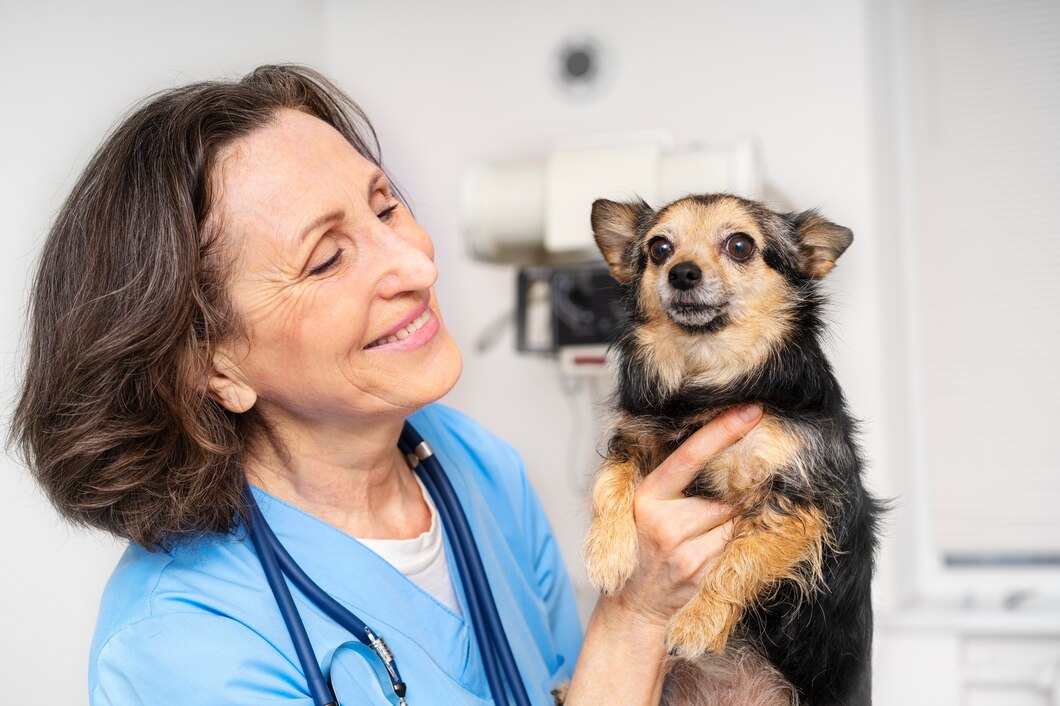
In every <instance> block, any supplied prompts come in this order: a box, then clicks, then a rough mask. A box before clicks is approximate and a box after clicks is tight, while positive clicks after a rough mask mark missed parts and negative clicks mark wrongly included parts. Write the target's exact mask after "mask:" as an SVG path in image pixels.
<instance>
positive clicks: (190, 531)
mask: <svg viewBox="0 0 1060 706" xmlns="http://www.w3.org/2000/svg"><path fill="white" fill-rule="evenodd" d="M436 276H437V271H436V270H435V267H434V263H433V249H432V245H431V241H430V238H429V237H428V236H427V234H426V233H425V232H424V231H423V229H422V228H420V226H419V225H418V224H417V223H416V221H415V219H414V218H413V217H412V215H411V214H410V213H409V211H408V210H407V208H406V207H405V206H404V204H403V202H402V200H401V198H400V196H399V194H398V193H397V192H396V190H395V189H394V188H393V186H392V185H391V184H390V181H389V179H388V177H387V175H386V174H385V172H384V171H383V170H382V169H381V167H380V160H379V157H378V148H377V145H376V143H375V135H374V133H373V132H372V131H371V127H370V126H369V125H368V123H367V120H366V118H365V117H364V115H363V114H362V113H361V112H360V110H359V109H358V108H357V107H356V105H354V104H353V103H352V102H351V101H350V100H349V99H348V98H347V97H345V96H344V95H343V94H342V93H341V91H339V90H338V89H337V88H336V87H335V86H334V85H332V84H331V83H330V82H328V81H327V79H325V78H324V77H322V76H321V75H319V74H317V73H315V72H313V71H311V70H309V69H305V68H301V67H292V66H265V67H261V68H259V69H257V70H255V71H254V72H252V73H251V74H249V75H248V76H246V77H245V78H244V79H243V80H242V81H239V82H238V83H236V82H212V83H201V84H195V85H191V86H187V87H184V88H179V89H174V90H171V91H166V92H164V93H161V94H159V95H157V96H154V97H152V98H151V99H150V100H148V101H147V102H146V103H145V104H144V105H143V106H142V107H140V108H139V109H138V110H136V111H135V112H134V113H133V114H132V115H130V116H129V117H128V118H127V119H126V120H125V121H124V122H123V123H122V124H121V125H120V126H119V127H118V128H117V129H116V130H115V131H114V133H113V134H112V135H111V136H110V137H109V138H108V139H107V141H106V142H105V143H104V145H103V146H102V147H101V148H100V150H99V151H98V152H97V154H96V155H95V157H94V158H93V159H92V161H91V162H90V163H89V165H88V167H87V168H86V170H85V172H84V174H83V175H82V176H81V178H80V179H79V181H78V183H77V184H76V186H75V187H74V190H73V192H72V194H71V195H70V197H69V199H68V201H67V202H66V204H65V205H64V207H63V209H62V210H61V212H60V213H59V215H58V217H57V219H56V222H55V224H54V226H53V228H52V230H51V233H50V234H49V237H48V241H47V243H46V244H45V247H44V251H43V253H42V256H41V262H40V269H39V272H38V275H37V278H36V281H35V284H34V292H33V327H32V341H31V352H30V358H29V366H28V369H27V372H26V377H25V383H24V388H23V391H22V395H21V398H20V401H19V405H18V409H17V413H16V418H15V433H16V434H17V438H18V439H19V441H20V443H21V446H22V449H23V451H24V453H25V454H26V457H27V461H28V463H29V465H30V467H31V468H32V470H33V472H34V474H35V475H36V477H37V479H38V480H39V482H40V483H41V485H42V486H43V487H44V489H45V490H46V491H47V492H48V494H49V497H50V498H51V499H52V501H53V502H54V503H55V505H56V507H57V508H58V509H59V510H60V512H62V513H63V514H64V515H65V516H66V517H68V518H70V519H72V520H74V521H76V522H79V523H84V524H87V525H90V526H93V527H99V528H102V529H105V530H107V531H110V532H112V533H114V534H117V535H119V536H121V537H125V538H128V539H130V540H132V541H131V543H130V546H129V549H128V551H127V552H126V554H125V556H124V557H123V559H122V561H121V562H120V564H119V565H118V567H117V569H116V570H115V572H114V575H113V576H112V578H111V580H110V582H109V584H108V586H107V589H106V592H105V594H104V597H103V602H102V606H101V609H100V616H99V621H98V625H97V629H96V635H95V639H94V642H93V646H92V655H91V664H90V671H89V688H90V693H91V699H92V703H93V704H96V705H97V706H102V705H103V704H133V703H151V704H159V703H173V704H182V705H190V704H206V703H218V704H220V703H225V704H233V703H263V702H266V701H290V702H300V703H310V700H309V697H308V695H307V694H308V692H307V686H306V675H305V673H304V672H303V670H302V669H301V667H300V666H299V663H298V660H297V658H296V656H295V651H294V648H293V646H292V643H291V638H290V635H289V633H288V631H287V628H286V626H285V625H284V623H283V620H282V619H281V617H280V614H279V611H278V609H277V605H276V601H275V599H274V598H273V596H272V593H271V592H270V591H269V589H268V585H267V584H266V582H265V579H264V576H263V573H262V568H261V564H260V562H259V560H258V556H257V555H256V553H255V551H254V547H253V546H252V544H251V542H249V541H247V518H248V517H249V510H248V506H247V502H246V500H245V499H244V496H243V490H244V488H245V487H246V486H247V484H248V483H249V485H250V487H251V489H252V493H253V497H254V499H255V500H256V502H257V505H258V506H259V507H260V509H261V512H262V514H263V516H264V518H265V520H266V521H267V522H268V524H269V525H270V526H271V528H272V530H273V531H274V532H275V533H276V535H277V536H278V538H279V540H280V541H281V543H282V544H283V545H284V546H285V547H286V549H287V551H289V552H290V554H291V555H292V556H293V557H294V559H295V560H296V561H297V562H298V563H299V564H300V565H301V566H302V568H303V569H304V570H305V571H306V573H307V574H309V575H310V576H311V577H312V578H313V579H314V580H315V581H316V582H317V583H318V584H320V585H321V586H322V587H323V588H324V590H325V591H327V592H328V593H329V594H331V596H333V597H334V598H335V599H337V600H338V601H339V602H341V603H343V604H344V605H345V606H347V607H348V608H350V609H351V610H352V611H353V612H354V613H356V614H358V615H359V616H360V617H361V618H362V619H363V620H365V622H366V623H368V624H369V625H370V626H371V627H372V628H373V629H375V630H376V632H378V633H379V634H381V635H382V636H383V637H384V638H385V639H386V640H387V642H388V643H389V646H390V648H391V650H392V652H393V654H394V655H395V657H396V658H397V660H398V662H399V665H400V669H401V670H402V674H403V676H404V678H405V681H406V682H407V683H408V685H409V686H408V689H409V691H408V696H409V699H410V703H413V704H425V703H437V704H457V703H471V704H474V703H490V696H489V692H488V688H487V685H486V680H485V677H484V676H483V671H482V670H483V667H482V664H481V659H480V657H479V654H478V651H477V647H476V644H477V642H476V640H477V637H476V636H475V635H474V634H473V631H472V630H471V628H470V627H469V624H468V622H466V621H465V616H467V614H468V606H467V603H466V597H465V592H464V589H463V587H462V585H461V582H460V581H459V580H458V577H457V575H456V573H455V572H453V571H451V570H450V568H449V567H450V562H451V556H450V555H451V547H449V545H448V544H447V543H446V542H443V541H442V539H441V537H442V533H441V530H440V527H439V522H438V520H437V514H436V508H435V507H434V506H433V503H432V502H431V500H430V497H429V496H428V495H426V494H425V493H424V492H423V490H422V487H421V484H420V483H419V482H418V481H417V479H416V476H415V475H414V474H413V473H412V472H411V471H410V469H409V466H408V465H407V463H406V459H405V457H404V455H403V454H402V453H401V452H400V451H399V450H398V447H397V440H398V436H399V434H400V432H401V429H402V425H403V423H404V422H405V420H406V419H409V420H410V421H411V422H412V423H413V424H414V425H415V426H416V428H417V429H418V431H419V432H420V433H421V434H422V435H423V436H424V437H425V438H426V439H427V440H428V441H429V442H430V443H431V444H432V445H433V447H434V449H435V451H436V454H437V456H438V458H439V459H440V460H441V461H442V463H443V465H444V467H445V469H446V471H447V475H448V477H449V479H450V481H451V482H452V484H453V486H454V487H455V489H456V492H457V495H458V496H459V499H460V502H461V505H462V506H463V508H464V511H465V512H466V513H467V515H468V516H469V521H470V523H471V526H472V531H473V533H474V535H475V538H476V540H477V543H478V547H479V551H480V552H481V554H482V556H483V562H484V564H485V568H486V572H487V575H488V577H489V581H490V584H491V586H492V588H493V594H494V598H495V600H496V602H497V605H498V609H499V611H500V614H501V615H502V616H503V620H504V627H505V631H506V632H507V635H508V638H509V640H510V641H511V644H512V648H513V651H514V654H515V657H516V661H517V663H518V666H519V671H520V674H521V677H522V679H523V681H524V683H525V685H526V688H527V691H528V693H529V694H530V696H531V698H532V699H533V700H534V702H535V703H548V702H549V700H550V698H551V697H550V696H549V693H550V691H551V690H552V689H553V687H555V686H557V685H558V684H559V683H561V682H563V681H565V680H566V679H568V678H570V680H571V683H570V689H569V693H568V696H567V703H568V704H571V705H577V704H589V703H593V704H596V703H604V702H607V703H630V704H647V703H657V702H658V699H659V693H660V689H661V682H662V677H663V676H664V669H665V649H664V633H665V621H666V618H667V617H668V616H669V615H670V614H672V613H673V612H674V611H675V610H676V609H677V608H679V607H680V606H681V605H682V604H683V602H684V601H685V600H687V598H689V597H690V596H691V594H692V592H693V591H694V589H695V587H696V586H697V585H698V583H699V581H700V580H701V579H702V576H703V572H705V571H707V570H709V564H710V560H711V559H712V558H714V557H716V556H717V555H718V554H719V553H720V551H721V550H722V549H723V547H724V544H725V541H726V537H727V533H728V532H729V531H730V530H731V527H732V520H731V517H732V515H733V509H732V508H728V507H724V506H721V505H718V504H713V503H710V502H708V501H706V500H704V499H702V498H686V497H684V496H683V494H682V490H683V489H684V488H685V487H686V486H687V484H688V483H689V481H690V480H691V478H692V477H693V476H694V474H695V472H696V469H697V468H700V467H701V466H702V465H703V463H704V462H706V461H707V460H708V459H709V458H710V457H711V456H713V455H715V454H717V453H719V452H720V451H721V450H722V449H724V448H725V447H726V446H728V445H729V444H731V443H733V442H734V441H735V440H737V439H738V438H739V437H740V436H742V435H743V434H745V433H746V432H747V430H748V429H749V428H750V427H752V426H753V425H754V423H756V421H757V419H758V416H759V414H760V411H759V410H757V409H754V408H749V409H743V410H738V411H734V412H732V413H729V414H727V415H725V416H723V417H722V418H719V419H718V420H715V422H713V423H712V424H710V425H708V426H707V427H704V428H703V429H702V430H700V431H699V432H698V433H697V434H696V435H694V436H693V437H691V438H690V439H689V440H688V442H686V443H685V444H684V445H683V446H682V447H681V448H680V449H679V450H678V451H677V452H676V453H675V454H674V455H673V456H672V457H671V458H670V459H668V460H667V461H666V463H664V464H663V465H662V466H660V468H659V469H658V470H657V471H656V472H655V473H653V474H652V475H651V476H650V477H649V478H648V479H647V480H646V481H645V482H644V483H643V484H642V485H641V487H640V488H639V490H638V493H637V498H636V510H637V523H638V528H639V531H640V539H641V542H640V546H641V562H640V567H639V568H638V570H637V573H636V574H635V575H634V576H633V578H632V579H631V580H630V582H629V583H628V584H627V587H626V588H625V589H624V590H623V592H622V593H621V594H620V595H618V596H614V597H609V598H603V599H601V600H600V601H599V603H598V604H597V606H596V609H595V611H594V613H593V615H592V619H591V620H590V623H589V626H588V629H587V631H586V633H585V635H584V639H583V637H582V635H581V631H580V628H579V625H578V620H577V615H576V612H575V607H574V602H573V598H572V593H571V590H570V583H569V580H568V578H567V576H566V573H565V571H564V568H563V562H562V559H561V557H560V555H559V552H558V550H557V548H556V545H555V542H554V540H553V538H552V535H551V531H550V529H549V527H548V522H547V520H546V519H545V516H544V513H543V512H542V510H541V507H540V505H539V503H538V501H537V498H536V496H535V495H534V493H533V491H532V490H531V489H530V488H529V486H528V485H527V482H526V477H525V474H524V471H523V468H522V464H521V461H520V460H519V458H518V456H517V455H516V454H515V453H514V451H513V450H512V449H511V448H510V447H508V446H507V445H505V444H504V443H503V442H501V441H499V440H497V439H496V438H494V437H492V436H491V435H489V434H488V433H487V432H485V431H484V430H483V429H482V428H481V427H479V426H477V425H476V424H475V423H474V422H472V421H470V420H468V419H467V418H465V417H463V416H461V415H459V414H458V413H456V412H454V411H452V410H449V409H446V408H444V407H441V406H439V405H437V404H432V403H434V402H435V401H436V400H437V399H439V398H440V397H442V396H443V395H444V394H445V393H446V392H447V391H448V390H449V389H450V388H451V387H452V386H453V384H454V383H455V382H456V379H457V376H458V375H459V373H460V369H461V359H460V353H459V351H458V350H457V348H456V346H455V344H454V342H453V340H452V338H451V337H450V336H449V334H448V332H447V331H446V329H445V326H444V325H443V323H442V320H441V316H440V313H439V309H438V303H437V301H436V300H435V298H434V290H433V285H434V282H435V279H436ZM355 538H356V539H355ZM295 598H296V604H297V607H298V609H299V612H300V614H301V617H302V620H303V621H304V622H305V626H306V630H307V632H308V635H309V638H310V641H311V643H312V645H313V649H314V651H315V656H316V658H317V661H318V662H320V663H321V665H322V666H323V667H324V669H325V670H326V671H327V672H328V674H329V676H330V678H331V682H332V685H333V688H334V691H335V695H336V696H337V698H338V701H339V702H341V703H344V704H355V703H356V704H362V703H363V704H369V703H371V704H383V703H387V701H386V694H385V693H384V686H383V685H381V684H380V683H379V680H378V679H377V678H376V675H375V674H374V672H373V669H372V665H371V664H369V660H366V659H365V658H364V657H363V656H361V655H360V654H359V653H357V652H356V651H355V650H352V649H348V648H346V647H345V646H344V645H345V644H346V643H349V641H350V640H351V635H350V634H349V633H348V632H346V631H345V630H343V629H342V628H340V627H339V626H338V625H337V624H336V623H335V622H333V621H332V620H330V619H328V618H327V617H326V616H325V615H324V614H322V613H321V612H320V611H319V610H318V609H317V608H316V607H315V606H313V605H312V604H310V603H309V602H307V601H305V600H303V598H302V596H301V594H300V593H297V592H296V593H295ZM575 660H577V661H576V664H575ZM572 667H573V671H572Z"/></svg>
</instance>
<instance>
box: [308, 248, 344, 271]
mask: <svg viewBox="0 0 1060 706" xmlns="http://www.w3.org/2000/svg"><path fill="white" fill-rule="evenodd" d="M341 257H342V250H336V251H335V254H334V255H332V256H331V257H329V258H328V259H327V260H325V261H324V262H322V263H320V264H319V265H317V266H316V267H314V268H313V269H311V270H310V271H309V274H310V275H311V276H314V277H315V276H316V275H321V274H324V273H325V272H327V271H328V270H330V269H331V268H332V267H334V266H335V265H337V264H338V262H339V259H340V258H341Z"/></svg>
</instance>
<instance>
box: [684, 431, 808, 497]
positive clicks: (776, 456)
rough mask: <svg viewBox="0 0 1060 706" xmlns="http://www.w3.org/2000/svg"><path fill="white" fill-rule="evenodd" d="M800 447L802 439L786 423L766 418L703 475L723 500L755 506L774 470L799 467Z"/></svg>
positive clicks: (717, 459) (714, 462) (765, 489)
mask: <svg viewBox="0 0 1060 706" xmlns="http://www.w3.org/2000/svg"><path fill="white" fill-rule="evenodd" d="M704 421H705V420H704ZM802 447H803V443H802V438H801V437H800V436H798V435H797V433H795V431H794V430H793V429H791V428H790V427H789V425H788V424H787V423H785V422H783V421H782V420H780V419H779V418H777V417H775V416H773V415H771V414H766V415H763V417H762V419H761V421H759V422H758V425H757V426H755V428H754V429H752V430H751V431H750V432H748V433H747V435H746V436H745V437H744V438H742V439H740V440H739V441H738V442H736V443H735V444H733V445H732V446H730V447H729V448H727V449H725V450H724V451H722V452H721V453H720V454H719V455H718V456H716V457H714V458H713V459H712V460H711V461H710V463H708V464H707V468H706V470H705V471H704V474H703V475H704V476H705V477H706V478H709V480H710V487H711V489H712V490H713V491H714V492H715V493H717V494H718V495H719V496H720V497H721V499H722V500H726V501H728V502H735V503H741V504H743V505H744V506H750V505H754V504H757V503H759V502H761V501H762V500H763V499H764V498H765V494H766V492H767V491H768V485H769V482H770V480H771V479H772V477H773V475H774V474H775V472H776V470H777V469H779V468H784V467H788V466H793V465H794V466H798V458H799V452H800V451H801V450H802Z"/></svg>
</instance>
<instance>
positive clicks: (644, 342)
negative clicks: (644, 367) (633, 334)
mask: <svg viewBox="0 0 1060 706" xmlns="http://www.w3.org/2000/svg"><path fill="white" fill-rule="evenodd" d="M733 233H746V234H747V235H749V236H751V238H753V239H754V241H755V243H756V244H757V246H758V247H759V248H761V247H762V244H763V241H764V236H763V235H762V233H761V232H759V230H758V226H757V225H756V224H755V221H754V219H753V218H751V216H750V215H749V214H748V213H746V212H745V211H744V209H743V208H742V207H741V206H740V204H739V203H738V202H737V201H735V200H733V199H721V200H719V201H717V202H715V203H712V204H711V205H709V206H703V205H702V204H700V203H698V202H695V201H679V202H678V203H676V204H674V205H673V206H672V207H670V208H668V209H666V211H665V213H664V214H663V216H662V217H661V218H660V219H659V222H658V223H657V224H656V225H655V226H653V227H652V230H651V233H649V234H648V236H647V238H646V240H649V241H650V240H651V238H652V237H654V236H655V235H665V236H666V237H667V238H669V239H670V240H671V241H672V242H673V243H674V245H675V247H676V248H678V249H679V251H680V252H681V257H679V258H675V259H674V260H673V261H671V262H670V263H667V266H666V267H663V268H659V269H658V270H651V269H649V271H647V272H645V273H644V276H643V278H642V279H641V283H640V290H641V291H640V294H639V296H638V297H637V301H638V305H639V306H640V307H641V310H642V312H643V313H644V314H645V316H646V318H647V319H648V323H646V324H645V325H644V326H643V327H641V329H640V330H639V331H638V332H637V336H638V339H639V343H640V348H641V350H643V351H646V354H647V355H648V356H650V357H651V367H652V368H654V369H655V370H656V371H657V373H658V374H659V377H660V381H659V382H660V393H661V394H666V393H670V392H673V391H674V390H676V389H677V388H678V387H679V386H680V385H681V384H682V383H684V382H692V383H698V384H707V385H727V384H729V383H732V382H733V381H735V380H737V379H738V378H739V377H741V376H743V375H746V373H747V371H748V370H749V369H752V368H755V367H758V366H760V365H762V364H763V363H765V362H766V361H767V360H768V359H769V356H770V354H771V353H772V352H773V351H774V350H775V349H776V346H777V345H778V344H779V343H780V342H781V341H782V340H783V339H784V336H785V335H787V333H788V332H789V330H790V327H791V319H790V318H789V317H788V316H787V315H786V314H788V313H789V312H790V311H791V310H792V305H793V303H794V302H793V298H794V297H795V294H794V292H792V291H791V288H790V287H789V286H788V284H787V282H785V280H784V278H783V277H782V276H781V275H780V274H779V273H777V272H776V271H774V270H772V269H771V268H769V267H767V266H766V265H765V263H763V262H762V261H761V260H760V259H757V258H756V259H754V260H752V262H751V263H750V264H749V266H748V269H747V270H743V269H741V268H740V267H738V266H737V265H735V264H733V263H732V262H731V261H730V260H729V259H728V258H727V257H726V256H725V255H724V254H723V253H722V248H723V247H724V244H725V241H726V239H727V238H728V237H729V236H730V235H732V234H733ZM689 259H691V260H694V261H695V262H696V264H698V265H699V266H700V267H701V268H702V269H703V270H704V277H705V278H713V279H716V280H717V281H718V282H720V283H721V284H722V286H723V287H724V288H725V291H727V292H729V293H730V294H731V295H732V297H733V304H734V306H733V308H732V310H731V311H730V318H731V319H732V323H731V324H730V325H728V326H726V327H725V328H724V329H722V330H721V331H718V332H717V333H715V334H713V335H711V337H710V338H709V339H704V338H703V337H699V336H689V335H688V334H687V333H685V331H683V330H682V329H681V327H680V326H678V325H677V324H675V323H674V322H673V321H671V320H670V319H669V318H668V317H667V316H666V315H665V313H664V311H663V308H662V305H661V303H660V302H659V297H658V296H653V290H654V289H655V288H656V287H658V284H659V280H660V279H664V278H665V277H666V276H667V275H668V272H669V267H670V266H672V265H673V264H676V262H678V261H684V260H689ZM690 377H691V379H689V378H690Z"/></svg>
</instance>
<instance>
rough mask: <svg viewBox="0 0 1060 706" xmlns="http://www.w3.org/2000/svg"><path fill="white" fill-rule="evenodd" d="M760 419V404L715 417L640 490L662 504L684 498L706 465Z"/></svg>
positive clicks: (679, 449)
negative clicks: (685, 492) (667, 500)
mask: <svg viewBox="0 0 1060 706" xmlns="http://www.w3.org/2000/svg"><path fill="white" fill-rule="evenodd" d="M761 418H762V407H761V406H760V405H757V404H750V405H743V406H741V407H736V408H734V409H730V410H728V411H726V412H724V413H723V414H721V415H719V416H717V417H715V418H714V419H712V420H710V421H709V422H708V423H707V424H705V425H704V426H703V427H702V428H700V429H697V430H696V431H695V433H693V434H692V436H690V437H688V438H687V439H685V441H684V443H682V444H681V445H680V446H678V447H677V449H676V450H675V451H674V452H673V453H672V454H670V455H669V457H667V459H666V460H665V461H663V462H662V463H661V464H659V467H658V468H656V469H655V470H654V471H652V472H651V473H650V474H648V477H647V478H645V479H644V481H643V482H642V483H641V488H640V490H641V491H642V492H644V493H647V494H649V495H651V496H654V497H656V498H658V499H660V500H665V499H676V498H680V497H683V496H684V490H685V488H687V487H688V486H689V485H691V483H692V481H693V480H694V479H695V477H696V474H698V473H699V472H700V471H701V470H702V469H703V466H704V465H706V463H707V461H709V460H710V459H712V458H714V457H715V456H717V455H718V454H719V453H721V452H722V451H724V450H725V449H727V448H728V447H729V446H731V445H733V444H734V443H736V442H737V441H739V440H740V439H742V438H743V437H744V435H746V434H747V432H749V431H751V429H753V428H754V426H755V425H756V424H758V420H760V419H761Z"/></svg>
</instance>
